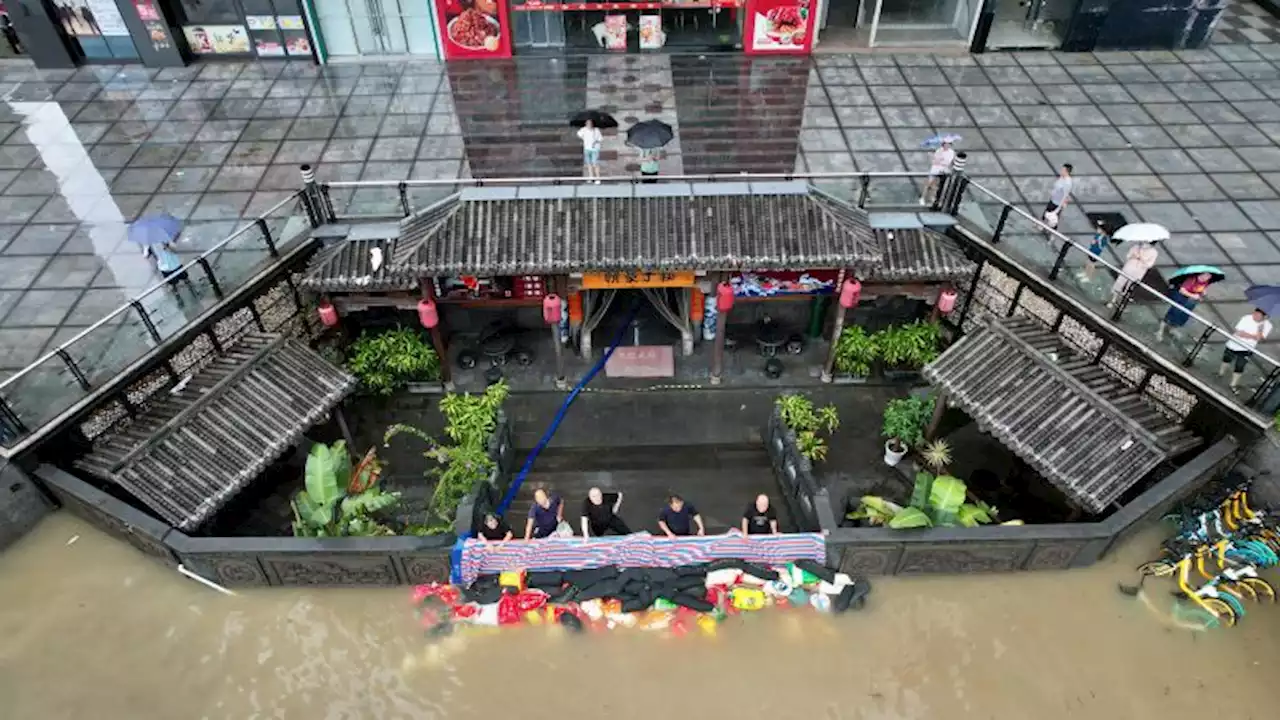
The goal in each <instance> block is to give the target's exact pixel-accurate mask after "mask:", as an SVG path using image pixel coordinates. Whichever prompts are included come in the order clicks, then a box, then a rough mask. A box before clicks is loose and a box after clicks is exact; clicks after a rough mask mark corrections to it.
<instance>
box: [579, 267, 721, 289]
mask: <svg viewBox="0 0 1280 720" xmlns="http://www.w3.org/2000/svg"><path fill="white" fill-rule="evenodd" d="M695 282H696V278H695V276H694V274H693V271H692V270H662V271H658V270H616V271H611V272H602V273H583V274H582V289H584V290H605V289H608V288H624V289H625V288H657V287H693V285H694V283H695Z"/></svg>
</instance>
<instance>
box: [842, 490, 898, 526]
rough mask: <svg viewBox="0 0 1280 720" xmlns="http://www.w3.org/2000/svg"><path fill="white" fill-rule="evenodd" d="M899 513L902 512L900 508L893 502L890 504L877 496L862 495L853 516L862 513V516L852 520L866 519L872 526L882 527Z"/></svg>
mask: <svg viewBox="0 0 1280 720" xmlns="http://www.w3.org/2000/svg"><path fill="white" fill-rule="evenodd" d="M900 512H902V506H901V505H899V504H897V503H895V502H890V501H888V500H885V499H884V498H882V497H879V496H877V495H863V496H862V499H861V500H860V501H859V504H858V509H857V510H856V511H854V514H857V513H862V515H861V516H860V517H857V518H853V519H854V520H859V519H861V518H866V519H867V520H869V521H870V522H871V524H872V525H884V524H887V523H888V522H889V521H890V520H892V519H893V518H894V516H895V515H897V514H898V513H900Z"/></svg>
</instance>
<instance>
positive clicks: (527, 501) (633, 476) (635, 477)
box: [506, 443, 793, 536]
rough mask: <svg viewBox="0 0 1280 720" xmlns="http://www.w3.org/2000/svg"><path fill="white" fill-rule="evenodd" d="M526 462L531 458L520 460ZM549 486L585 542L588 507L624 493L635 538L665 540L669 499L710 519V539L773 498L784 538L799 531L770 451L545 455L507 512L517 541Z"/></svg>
mask: <svg viewBox="0 0 1280 720" xmlns="http://www.w3.org/2000/svg"><path fill="white" fill-rule="evenodd" d="M516 456H517V457H518V458H521V460H523V458H525V457H526V456H528V451H527V450H523V451H519V452H517V455H516ZM539 485H545V486H547V487H548V488H549V489H550V490H551V491H553V492H555V493H558V494H559V495H560V496H561V497H563V498H564V500H565V512H564V517H565V520H566V521H568V522H569V524H570V525H572V526H573V529H574V533H575V534H580V533H581V532H582V530H581V521H580V520H579V518H580V517H581V514H582V501H583V499H584V498H586V496H587V491H588V490H590V489H591V488H592V487H598V488H600V489H601V490H603V491H604V492H605V494H606V496H607V499H606V501H609V500H611V499H612V495H610V493H618V492H621V493H622V495H623V498H622V508H621V510H620V511H619V512H618V515H619V516H621V517H622V519H623V520H624V521H626V523H627V524H628V525H629V526H631V529H632V530H648V531H649V532H653V533H656V532H658V522H657V517H658V513H659V511H661V509H662V507H663V505H664V504H665V503H666V500H667V496H668V495H670V494H672V493H677V494H679V495H680V496H681V497H683V498H684V499H685V501H686V502H689V503H692V504H693V505H694V506H695V507H696V508H697V509H698V511H699V512H701V513H702V520H703V522H704V523H706V526H707V532H708V533H721V532H724V531H725V530H727V529H728V528H730V527H738V526H740V524H741V521H742V512H743V510H745V509H746V507H747V504H748V503H750V502H752V501H753V500H754V499H755V496H756V495H758V494H760V493H766V494H768V495H769V496H770V499H771V500H772V501H773V505H774V507H775V508H777V510H778V514H779V517H778V524H779V526H780V527H781V529H782V530H783V531H786V530H789V529H793V524H792V522H791V518H790V517H789V516H787V514H786V508H785V506H784V504H783V503H782V501H781V498H779V497H778V486H777V482H776V480H775V479H774V476H773V470H772V469H771V467H770V465H769V455H768V452H767V451H766V450H765V448H764V446H763V445H760V444H755V443H752V444H741V445H633V446H627V447H571V448H555V447H551V448H548V449H546V450H544V451H543V452H542V453H541V454H540V455H539V456H538V460H537V462H536V463H535V464H534V467H533V470H532V471H531V472H530V473H529V476H528V478H526V479H525V482H524V484H523V485H522V486H521V488H520V493H519V495H517V496H516V499H515V501H514V502H512V504H511V508H510V509H509V510H508V511H507V515H506V517H507V522H509V523H510V524H511V529H512V530H513V531H514V532H515V533H516V535H517V536H521V535H523V533H524V523H525V518H527V517H528V514H529V508H530V507H531V506H532V504H533V491H534V489H535V488H537V487H538V486H539Z"/></svg>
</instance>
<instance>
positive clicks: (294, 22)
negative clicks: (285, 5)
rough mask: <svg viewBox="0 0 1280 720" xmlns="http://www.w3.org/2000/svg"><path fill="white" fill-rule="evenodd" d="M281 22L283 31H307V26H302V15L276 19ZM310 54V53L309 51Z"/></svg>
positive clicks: (283, 16)
mask: <svg viewBox="0 0 1280 720" xmlns="http://www.w3.org/2000/svg"><path fill="white" fill-rule="evenodd" d="M276 20H278V21H279V24H280V29H281V30H306V29H307V26H306V25H303V24H302V16H301V15H281V16H280V17H278V18H276ZM308 52H310V51H308Z"/></svg>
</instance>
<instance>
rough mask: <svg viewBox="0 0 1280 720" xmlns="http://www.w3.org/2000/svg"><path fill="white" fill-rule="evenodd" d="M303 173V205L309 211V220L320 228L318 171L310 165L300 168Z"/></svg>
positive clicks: (312, 224) (314, 226)
mask: <svg viewBox="0 0 1280 720" xmlns="http://www.w3.org/2000/svg"><path fill="white" fill-rule="evenodd" d="M299 171H300V172H301V173H302V207H303V209H304V210H306V212H307V222H308V223H310V224H311V227H313V228H318V227H320V225H321V222H320V206H319V202H318V193H317V192H316V171H315V170H313V169H312V168H311V166H310V165H303V166H302V167H301V168H299Z"/></svg>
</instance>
